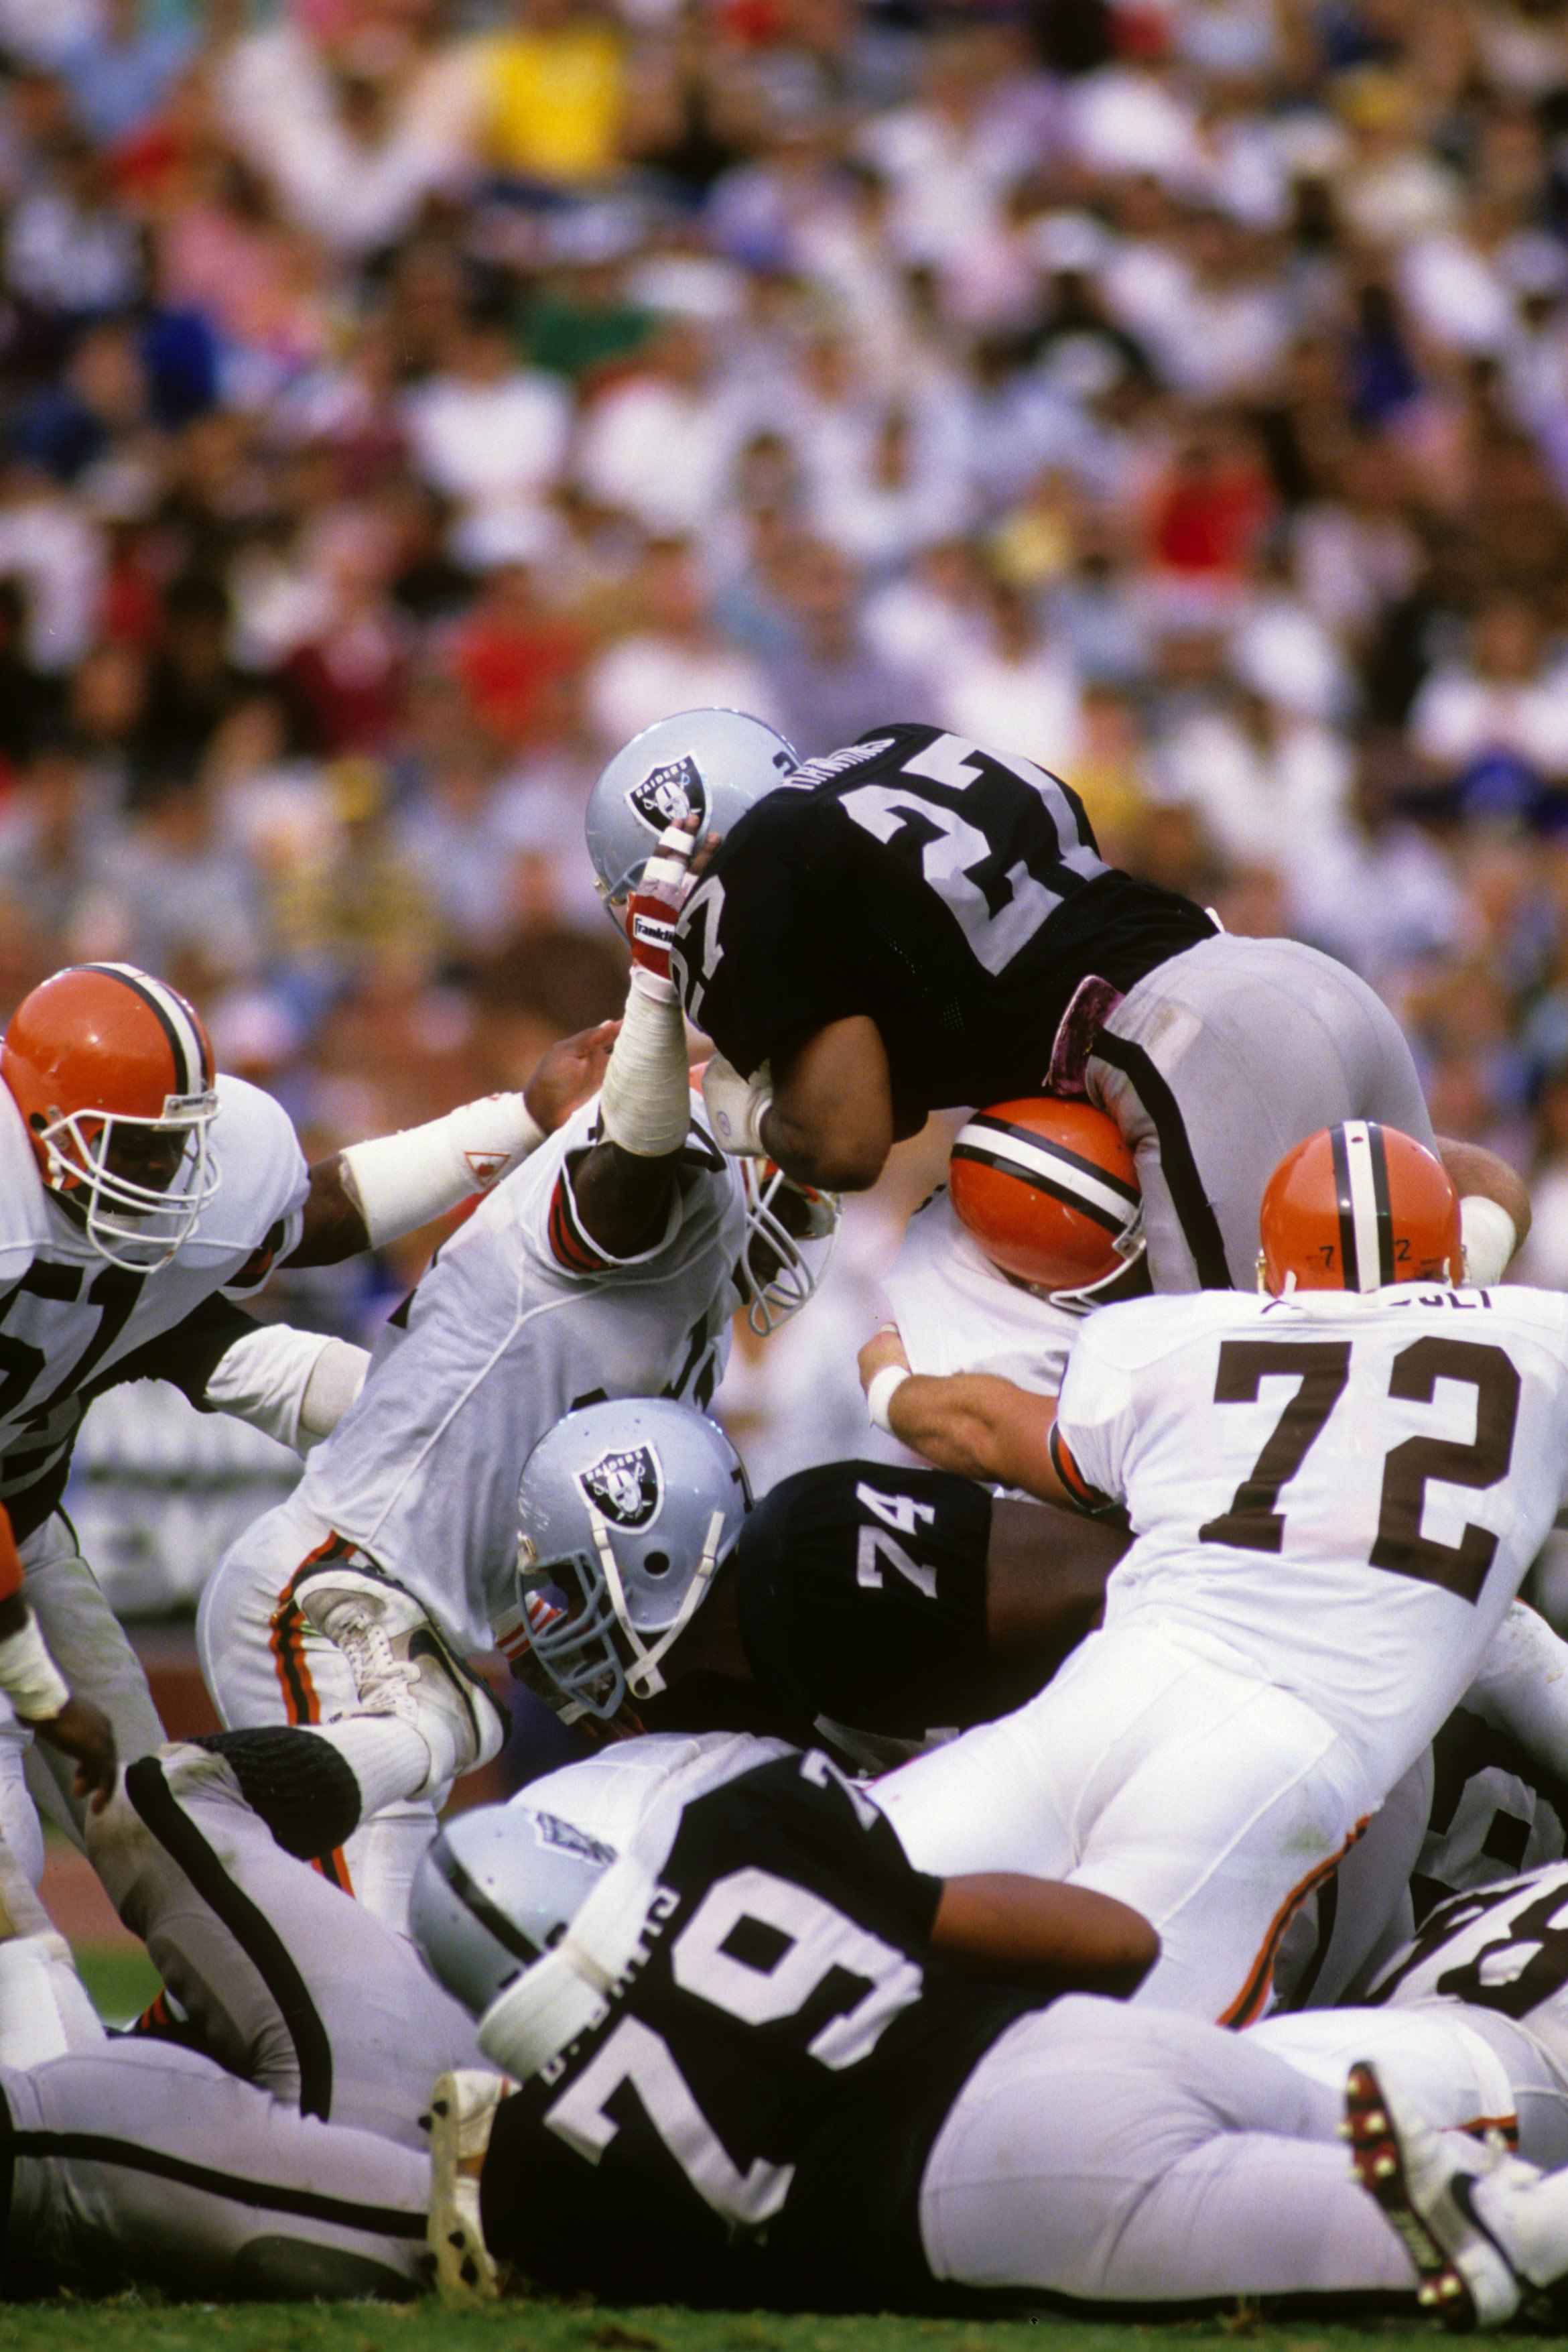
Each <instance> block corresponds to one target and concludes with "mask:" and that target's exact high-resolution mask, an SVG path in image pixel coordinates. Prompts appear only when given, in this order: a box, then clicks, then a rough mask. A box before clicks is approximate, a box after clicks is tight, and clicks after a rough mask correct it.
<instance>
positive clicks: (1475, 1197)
mask: <svg viewBox="0 0 1568 2352" xmlns="http://www.w3.org/2000/svg"><path fill="white" fill-rule="evenodd" d="M1459 1234H1460V1237H1461V1239H1462V1240H1463V1242H1464V1245H1465V1280H1466V1281H1467V1282H1473V1283H1474V1284H1475V1286H1476V1287H1477V1288H1478V1289H1479V1290H1485V1289H1487V1288H1488V1286H1490V1284H1492V1283H1494V1282H1500V1281H1501V1280H1502V1277H1503V1274H1504V1272H1505V1271H1506V1269H1507V1266H1508V1262H1509V1260H1510V1258H1511V1256H1512V1255H1513V1254H1514V1251H1515V1250H1516V1249H1517V1248H1518V1247H1519V1231H1518V1228H1517V1227H1516V1225H1515V1224H1514V1222H1513V1219H1512V1218H1511V1216H1510V1215H1509V1213H1508V1211H1507V1210H1506V1209H1505V1208H1504V1207H1503V1205H1502V1202H1500V1201H1493V1200H1490V1199H1489V1198H1488V1196H1487V1195H1486V1193H1484V1192H1467V1193H1466V1194H1465V1197H1464V1199H1463V1200H1462V1201H1461V1202H1459Z"/></svg>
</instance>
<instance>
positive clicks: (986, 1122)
mask: <svg viewBox="0 0 1568 2352" xmlns="http://www.w3.org/2000/svg"><path fill="white" fill-rule="evenodd" d="M977 1127H979V1128H985V1129H988V1131H989V1132H990V1133H991V1134H992V1135H997V1136H1007V1137H1008V1138H1009V1139H1010V1140H1011V1141H1012V1142H1014V1143H1019V1144H1021V1145H1022V1146H1023V1148H1024V1150H1026V1151H1029V1152H1037V1151H1047V1152H1049V1153H1050V1154H1051V1158H1052V1159H1053V1160H1065V1161H1066V1162H1067V1164H1068V1166H1069V1167H1070V1168H1077V1169H1080V1170H1081V1171H1082V1173H1083V1174H1084V1175H1085V1176H1087V1177H1090V1178H1091V1179H1092V1181H1093V1182H1094V1183H1096V1184H1103V1185H1104V1186H1106V1187H1107V1188H1108V1189H1109V1190H1110V1191H1111V1192H1119V1193H1120V1194H1121V1196H1122V1198H1123V1199H1124V1201H1125V1202H1126V1203H1127V1205H1128V1207H1129V1208H1133V1209H1135V1208H1136V1207H1137V1206H1138V1204H1139V1202H1140V1201H1141V1200H1142V1199H1143V1194H1142V1193H1141V1192H1139V1190H1138V1188H1137V1186H1136V1185H1135V1184H1129V1183H1128V1182H1127V1181H1126V1179H1125V1178H1124V1177H1123V1176H1118V1175H1116V1174H1115V1173H1114V1171H1113V1170H1111V1169H1109V1168H1102V1167H1101V1165H1100V1163H1099V1161H1098V1160H1085V1159H1084V1157H1083V1155H1082V1152H1078V1151H1070V1150H1068V1148H1067V1146H1066V1144H1065V1143H1059V1142H1058V1141H1057V1139H1056V1138H1055V1137H1054V1136H1046V1135H1037V1134H1036V1133H1035V1131H1034V1129H1033V1128H1032V1127H1019V1125H1018V1124H1017V1123H1016V1122H1015V1121H1014V1120H1012V1119H1008V1118H997V1116H996V1114H995V1113H994V1112H993V1111H988V1110H980V1111H977V1112H976V1113H975V1116H974V1118H967V1119H966V1120H965V1121H964V1125H963V1128H962V1130H961V1132H960V1137H959V1140H960V1141H962V1140H963V1139H964V1138H965V1137H966V1136H968V1135H970V1134H971V1133H972V1132H973V1130H974V1129H976V1128H977Z"/></svg>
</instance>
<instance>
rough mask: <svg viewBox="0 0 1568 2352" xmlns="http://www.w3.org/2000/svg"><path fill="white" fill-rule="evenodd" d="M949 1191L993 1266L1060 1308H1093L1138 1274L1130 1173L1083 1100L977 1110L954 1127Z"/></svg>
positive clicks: (1117, 1138) (1137, 1207) (1125, 1154)
mask: <svg viewBox="0 0 1568 2352" xmlns="http://www.w3.org/2000/svg"><path fill="white" fill-rule="evenodd" d="M947 1185H948V1190H949V1192H950V1193H951V1195H952V1201H953V1207H954V1210H955V1212H956V1214H957V1217H958V1221H959V1223H961V1224H962V1225H964V1226H965V1228H966V1229H967V1231H968V1232H969V1233H971V1234H973V1235H974V1237H975V1239H976V1241H977V1242H978V1244H979V1245H980V1247H981V1248H982V1249H983V1250H984V1251H985V1253H986V1255H987V1256H988V1258H989V1259H990V1261H991V1263H992V1265H997V1266H999V1267H1000V1268H1001V1270H1002V1272H1003V1273H1004V1274H1008V1275H1011V1276H1013V1278H1014V1279H1015V1281H1019V1282H1024V1283H1027V1284H1029V1286H1030V1288H1031V1289H1034V1290H1039V1291H1043V1292H1045V1293H1047V1294H1048V1295H1049V1296H1050V1297H1052V1298H1054V1299H1055V1300H1056V1301H1057V1302H1058V1304H1059V1305H1062V1306H1066V1307H1084V1308H1087V1307H1092V1306H1097V1305H1100V1304H1102V1303H1103V1301H1104V1300H1105V1299H1106V1298H1108V1297H1111V1296H1113V1295H1124V1283H1123V1277H1124V1276H1127V1274H1128V1273H1129V1270H1130V1269H1131V1268H1133V1267H1134V1266H1138V1267H1139V1271H1140V1272H1141V1270H1142V1269H1141V1265H1140V1261H1141V1260H1142V1258H1143V1254H1144V1203H1143V1196H1142V1194H1141V1193H1140V1192H1139V1190H1138V1172H1137V1169H1136V1167H1135V1165H1134V1160H1133V1155H1132V1153H1131V1152H1130V1151H1129V1150H1128V1149H1127V1146H1126V1144H1125V1143H1124V1141H1123V1139H1122V1133H1121V1130H1120V1129H1119V1128H1118V1127H1117V1126H1116V1123H1115V1121H1114V1120H1113V1119H1111V1118H1107V1117H1106V1116H1105V1113H1104V1112H1103V1110H1094V1109H1092V1108H1091V1106H1090V1105H1089V1104H1088V1103H1081V1102H1061V1101H1058V1100H1056V1099H1055V1098H1054V1097H1051V1096H1046V1095H1038V1096H1030V1097H1027V1098H1026V1099H1025V1100H1023V1101H1020V1102H1004V1103H993V1104H992V1105H991V1107H990V1108H989V1109H988V1110H982V1111H977V1112H976V1113H975V1116H974V1117H973V1118H971V1119H969V1120H967V1123H966V1124H965V1125H964V1126H963V1127H961V1128H960V1129H959V1130H958V1134H957V1137H956V1140H955V1142H954V1145H953V1152H952V1158H951V1160H950V1162H949V1165H948V1170H947ZM1139 1287H1146V1284H1142V1283H1127V1284H1126V1285H1125V1294H1126V1295H1130V1294H1131V1292H1132V1291H1133V1290H1134V1288H1139Z"/></svg>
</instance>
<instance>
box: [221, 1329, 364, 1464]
mask: <svg viewBox="0 0 1568 2352" xmlns="http://www.w3.org/2000/svg"><path fill="white" fill-rule="evenodd" d="M369 1365H370V1357H369V1355H368V1353H367V1352H366V1350H365V1349H363V1348H356V1347H354V1346H353V1345H352V1343H351V1342H350V1341H349V1340H347V1339H329V1338H328V1337H327V1336H326V1335H325V1334H324V1333H322V1332H319V1331H297V1330H295V1329H294V1328H293V1327H292V1326H291V1325H290V1324H287V1323H262V1324H256V1325H254V1326H253V1327H252V1328H250V1329H249V1330H248V1331H246V1333H244V1334H243V1335H242V1336H241V1337H240V1338H239V1339H236V1340H235V1343H234V1345H233V1346H232V1347H230V1348H228V1349H225V1352H224V1354H223V1355H222V1356H220V1357H219V1359H218V1360H217V1362H216V1363H215V1364H214V1367H213V1369H212V1370H211V1371H210V1372H209V1374H208V1375H207V1380H206V1384H205V1387H204V1391H203V1393H202V1397H201V1400H200V1401H201V1403H202V1404H203V1406H204V1408H205V1409H206V1410H209V1411H213V1412H226V1413H229V1414H231V1415H232V1416H233V1417H234V1419H235V1420H236V1421H245V1422H248V1423H250V1425H251V1427H252V1428H253V1429H259V1430H263V1431H265V1433H267V1436H268V1437H274V1438H276V1439H277V1442H278V1444H281V1445H290V1446H292V1447H293V1448H294V1449H295V1451H296V1452H297V1453H299V1454H304V1453H306V1452H308V1449H309V1447H311V1446H312V1445H314V1444H317V1443H318V1441H319V1439H321V1438H323V1437H328V1436H329V1435H330V1434H331V1433H332V1431H333V1430H334V1429H335V1428H336V1427H337V1425H338V1423H339V1422H340V1421H341V1419H342V1417H343V1415H344V1413H346V1412H348V1410H349V1407H350V1405H351V1404H352V1403H353V1402H354V1399H355V1398H356V1397H357V1396H358V1395H359V1393H360V1391H361V1388H362V1387H363V1385H364V1379H365V1373H366V1370H368V1368H369Z"/></svg>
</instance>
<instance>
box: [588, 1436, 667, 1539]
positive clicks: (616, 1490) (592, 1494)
mask: <svg viewBox="0 0 1568 2352" xmlns="http://www.w3.org/2000/svg"><path fill="white" fill-rule="evenodd" d="M577 1483H578V1485H579V1486H580V1487H581V1489H582V1491H583V1493H584V1495H585V1496H587V1497H588V1500H589V1501H590V1502H591V1504H592V1506H593V1507H594V1509H595V1510H596V1511H597V1512H598V1513H599V1515H600V1517H601V1518H604V1519H608V1520H609V1521H610V1524H611V1526H612V1527H616V1528H646V1527H651V1526H652V1525H653V1521H654V1520H655V1519H656V1518H657V1517H658V1516H659V1510H660V1507H661V1505H662V1504H663V1502H664V1471H663V1469H662V1467H661V1466H660V1462H659V1457H658V1455H657V1454H655V1453H654V1451H653V1447H652V1446H651V1445H632V1446H628V1447H627V1448H626V1450H625V1452H624V1453H622V1454H601V1456H600V1458H599V1460H598V1461H597V1462H596V1463H594V1465H593V1466H592V1468H591V1469H589V1470H580V1471H579V1472H578V1474H577Z"/></svg>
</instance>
